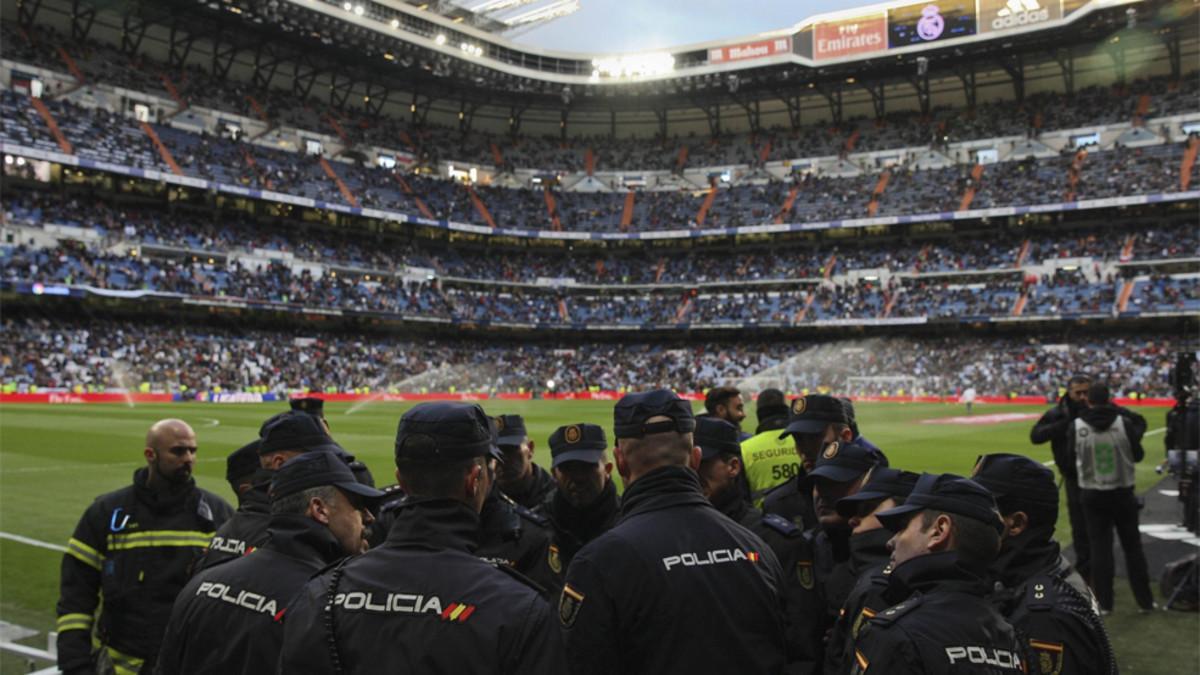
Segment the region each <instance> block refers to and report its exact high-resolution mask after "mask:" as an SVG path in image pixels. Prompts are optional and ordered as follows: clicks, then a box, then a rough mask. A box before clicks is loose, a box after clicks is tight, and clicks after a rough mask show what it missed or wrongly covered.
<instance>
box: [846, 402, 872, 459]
mask: <svg viewBox="0 0 1200 675" xmlns="http://www.w3.org/2000/svg"><path fill="white" fill-rule="evenodd" d="M838 401H840V402H841V404H842V410H844V411H845V412H846V422H847V423H848V424H849V425H850V440H851V441H854V442H855V443H858V444H859V445H865V446H866V447H868V448H872V449H874V450H878V449H879V446H878V445H875V444H874V443H872V442H871V441H870V440H868V439H867V438H866V437H865V436H863V435H862V434H861V433H860V432H859V430H858V416H857V415H855V414H854V401H851V400H850V398H849V397H847V396H840V397H838Z"/></svg>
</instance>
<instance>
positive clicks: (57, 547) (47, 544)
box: [0, 532, 67, 553]
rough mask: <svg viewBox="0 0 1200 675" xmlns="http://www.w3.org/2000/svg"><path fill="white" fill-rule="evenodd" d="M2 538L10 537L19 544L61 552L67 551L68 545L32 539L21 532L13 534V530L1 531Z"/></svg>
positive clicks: (9, 538)
mask: <svg viewBox="0 0 1200 675" xmlns="http://www.w3.org/2000/svg"><path fill="white" fill-rule="evenodd" d="M0 539H8V540H9V541H15V542H17V543H18V544H26V545H28V546H36V547H38V548H45V549H49V550H51V551H58V552H59V553H66V552H67V547H66V546H60V545H59V544H51V543H50V542H48V541H41V540H39V539H30V538H29V537H22V536H21V535H19V534H12V533H11V532H0Z"/></svg>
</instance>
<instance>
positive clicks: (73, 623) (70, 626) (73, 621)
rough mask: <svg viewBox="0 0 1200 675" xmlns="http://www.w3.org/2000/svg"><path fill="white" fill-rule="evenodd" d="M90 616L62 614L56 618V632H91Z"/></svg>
mask: <svg viewBox="0 0 1200 675" xmlns="http://www.w3.org/2000/svg"><path fill="white" fill-rule="evenodd" d="M91 629H92V615H91V614H63V615H62V616H60V617H58V632H59V633H65V632H67V631H69V630H91Z"/></svg>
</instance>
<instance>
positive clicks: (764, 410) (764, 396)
mask: <svg viewBox="0 0 1200 675" xmlns="http://www.w3.org/2000/svg"><path fill="white" fill-rule="evenodd" d="M755 411H756V412H757V414H758V419H759V420H760V421H761V420H762V419H763V418H765V417H774V416H776V415H786V414H787V412H788V404H787V397H786V396H784V395H783V392H782V391H780V390H778V389H763V390H762V391H760V392H758V400H757V401H756V402H755Z"/></svg>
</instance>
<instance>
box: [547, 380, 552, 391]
mask: <svg viewBox="0 0 1200 675" xmlns="http://www.w3.org/2000/svg"><path fill="white" fill-rule="evenodd" d="M546 388H547V389H549V390H550V391H554V380H546Z"/></svg>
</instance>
